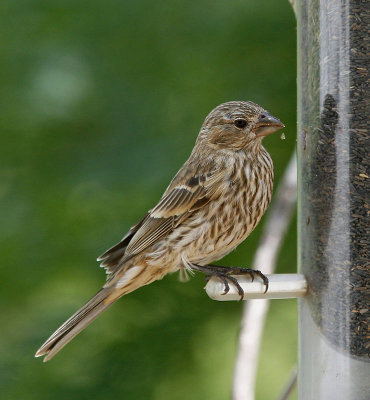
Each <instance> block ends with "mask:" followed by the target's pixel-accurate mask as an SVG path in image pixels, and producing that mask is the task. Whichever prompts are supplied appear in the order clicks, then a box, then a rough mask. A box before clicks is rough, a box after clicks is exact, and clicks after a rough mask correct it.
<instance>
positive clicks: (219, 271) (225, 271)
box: [192, 264, 269, 300]
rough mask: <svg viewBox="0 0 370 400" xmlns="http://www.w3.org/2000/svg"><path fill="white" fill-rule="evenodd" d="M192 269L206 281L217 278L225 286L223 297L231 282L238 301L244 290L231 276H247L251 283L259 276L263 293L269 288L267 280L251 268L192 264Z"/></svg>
mask: <svg viewBox="0 0 370 400" xmlns="http://www.w3.org/2000/svg"><path fill="white" fill-rule="evenodd" d="M192 269H195V270H196V271H200V272H203V273H204V274H206V275H207V278H206V279H207V281H208V280H209V279H210V278H211V277H212V276H216V277H217V278H219V279H220V280H221V281H222V282H223V283H224V285H225V290H224V293H223V295H225V294H226V293H228V291H229V290H230V287H229V283H228V281H230V282H232V283H233V284H234V285H235V287H236V288H237V290H238V293H239V295H240V300H243V297H244V290H243V288H242V287H241V286H240V285H239V282H238V281H237V279H236V278H234V277H233V276H231V275H245V274H248V275H249V276H250V277H251V279H252V282H253V281H254V277H255V275H257V276H259V277H260V278H261V279H262V280H263V283H264V284H265V287H266V289H265V292H264V293H266V292H267V290H268V287H269V280H268V278H267V277H266V276H265V275H264V274H263V273H262V272H261V271H259V270H254V269H251V268H240V267H225V266H222V265H211V264H210V265H204V266H202V265H197V264H192Z"/></svg>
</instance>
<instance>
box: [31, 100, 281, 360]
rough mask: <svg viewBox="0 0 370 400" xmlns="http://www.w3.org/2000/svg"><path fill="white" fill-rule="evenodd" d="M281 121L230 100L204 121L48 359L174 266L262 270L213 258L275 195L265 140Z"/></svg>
mask: <svg viewBox="0 0 370 400" xmlns="http://www.w3.org/2000/svg"><path fill="white" fill-rule="evenodd" d="M282 127H284V125H283V124H282V123H281V122H280V121H279V120H278V119H277V118H275V117H273V116H271V115H270V114H269V113H268V112H267V111H266V110H264V109H263V108H262V107H260V106H259V105H257V104H255V103H252V102H250V101H246V102H244V101H231V102H228V103H224V104H221V105H219V106H218V107H216V108H215V109H214V110H213V111H211V113H210V114H209V115H208V116H207V118H206V119H205V121H204V123H203V125H202V128H201V130H200V132H199V135H198V138H197V140H196V143H195V146H194V149H193V151H192V153H191V155H190V157H189V159H188V160H187V161H186V162H185V164H184V165H183V166H182V168H181V169H180V170H179V172H178V173H177V174H176V176H175V177H174V178H173V180H172V181H171V183H170V185H169V186H168V188H167V190H166V191H165V192H164V194H163V196H162V198H161V199H160V201H159V203H158V204H157V205H156V206H155V207H154V208H152V209H151V210H149V212H148V213H147V214H146V215H145V216H144V218H142V219H141V220H140V221H139V222H138V223H137V224H136V225H135V226H133V227H132V228H131V229H130V230H129V231H128V232H127V234H126V235H125V236H124V237H123V239H122V240H121V241H120V242H119V243H118V244H116V245H115V246H113V247H112V248H110V249H109V250H107V251H106V252H105V253H104V254H102V255H101V256H100V257H99V258H98V261H102V263H101V266H102V267H104V268H105V269H106V272H107V282H106V283H105V285H104V286H103V287H102V289H101V290H100V291H99V292H98V293H97V294H96V295H95V296H94V297H93V298H92V299H91V300H89V301H88V302H87V303H86V304H85V305H84V306H83V307H82V308H81V309H80V310H78V311H77V312H76V313H75V314H74V315H72V317H71V318H69V319H68V320H67V321H66V322H65V323H64V324H63V325H62V326H61V327H60V328H59V329H58V330H57V331H56V332H54V333H53V334H52V335H51V337H50V338H49V339H48V340H47V341H46V342H45V343H44V344H43V345H42V346H41V347H40V349H39V350H38V351H37V353H36V357H38V356H43V355H46V356H45V358H44V361H47V360H50V359H51V358H52V357H53V356H54V355H55V354H56V353H57V352H58V351H59V350H60V349H61V348H62V347H63V346H65V345H66V344H67V343H68V342H69V341H70V340H72V339H73V338H74V337H75V336H76V335H77V334H78V333H79V332H80V331H81V330H82V329H84V328H85V327H86V326H88V325H89V324H90V323H91V322H92V321H93V320H94V319H95V318H97V317H98V316H99V315H100V314H101V313H102V312H103V311H104V310H106V309H107V308H108V307H109V306H111V305H112V304H113V303H114V302H115V301H117V300H118V299H119V298H120V297H122V296H123V295H125V294H127V293H130V292H132V291H133V290H135V289H137V288H139V287H141V286H143V285H147V284H149V283H151V282H153V281H155V280H157V279H161V278H163V276H164V275H166V274H167V273H169V272H175V271H179V270H180V272H181V271H182V272H185V271H190V272H191V271H193V270H198V271H202V272H204V273H206V274H207V275H208V276H209V275H216V276H218V277H219V278H220V279H222V281H223V282H224V283H225V292H226V291H227V290H228V287H229V286H228V282H227V281H228V280H230V281H231V282H233V283H234V284H235V285H236V286H237V287H238V290H239V293H240V294H241V296H242V295H243V292H242V290H241V288H240V286H239V285H238V283H237V281H236V280H235V278H233V277H231V276H229V274H230V273H239V274H240V273H249V274H251V276H252V278H253V273H254V272H255V273H257V274H259V275H260V276H261V277H262V278H263V279H264V282H265V284H266V290H267V284H268V281H267V279H266V278H265V277H264V275H263V274H261V273H260V272H259V271H254V272H253V270H250V269H242V268H232V267H221V266H215V265H210V264H209V263H210V262H212V261H214V260H218V259H220V258H222V257H223V256H225V255H226V254H228V253H229V252H230V251H232V250H233V249H235V247H236V246H238V244H239V243H241V242H242V241H243V240H244V239H245V238H246V237H247V236H248V235H249V234H250V233H251V232H252V231H253V229H254V228H255V226H256V225H257V223H258V222H259V220H260V219H261V217H262V215H263V214H264V212H265V210H266V208H267V206H268V205H269V203H270V200H271V194H272V186H273V164H272V160H271V158H270V155H269V154H268V153H267V151H266V150H265V149H264V148H263V146H262V144H261V142H262V139H263V137H264V136H266V135H269V134H270V133H272V132H275V131H277V130H278V129H281V128H282Z"/></svg>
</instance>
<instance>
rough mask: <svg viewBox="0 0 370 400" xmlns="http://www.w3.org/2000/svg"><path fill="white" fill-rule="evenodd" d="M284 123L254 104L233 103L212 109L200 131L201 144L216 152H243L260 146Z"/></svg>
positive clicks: (199, 139) (246, 102)
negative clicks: (227, 150) (219, 150)
mask: <svg viewBox="0 0 370 400" xmlns="http://www.w3.org/2000/svg"><path fill="white" fill-rule="evenodd" d="M283 127H284V124H283V123H282V122H281V121H279V120H278V119H277V118H276V117H273V116H272V115H271V114H270V113H268V112H267V111H266V110H265V109H263V108H262V107H261V106H259V105H258V104H255V103H252V102H251V101H230V102H228V103H223V104H220V105H219V106H217V107H216V108H215V109H213V110H212V111H211V112H210V113H209V114H208V116H207V117H206V119H205V121H204V123H203V125H202V128H201V130H200V132H199V136H198V142H204V141H205V142H206V143H207V144H208V145H209V146H211V147H213V148H215V149H229V150H236V151H237V150H241V149H245V148H247V147H249V146H253V147H254V145H259V144H260V143H261V141H262V139H263V137H264V136H267V135H269V134H270V133H273V132H275V131H277V130H279V129H281V128H283Z"/></svg>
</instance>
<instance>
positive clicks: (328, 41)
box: [297, 0, 370, 400]
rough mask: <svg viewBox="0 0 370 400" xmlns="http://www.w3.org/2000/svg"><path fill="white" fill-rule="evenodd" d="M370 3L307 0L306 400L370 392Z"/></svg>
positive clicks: (302, 225) (303, 9)
mask: <svg viewBox="0 0 370 400" xmlns="http://www.w3.org/2000/svg"><path fill="white" fill-rule="evenodd" d="M369 7H370V2H369V1H367V0H300V1H298V4H297V20H298V21H297V22H298V110H299V126H298V185H299V186H298V187H299V190H298V194H299V199H298V214H299V217H298V221H299V222H298V230H299V233H298V234H299V240H298V243H299V245H298V246H299V248H298V254H299V260H298V263H299V269H300V272H301V273H302V274H304V275H305V277H306V278H307V281H308V295H307V296H306V297H304V298H303V299H300V300H299V313H300V315H299V324H300V326H299V334H300V337H299V376H298V387H299V389H298V391H299V400H312V399H315V400H323V399H325V400H331V399H335V400H368V399H370V362H369V361H370V356H369V354H370V353H369V352H370V331H369V325H370V272H369V254H368V248H369V226H370V222H369V206H368V204H366V200H367V198H368V196H367V193H369V172H370V170H369V136H368V128H369V119H370V112H369V111H370V110H369V108H368V106H367V101H368V99H369V75H368V74H369V56H368V53H367V54H366V52H368V51H369V50H368V47H367V43H369V34H368V29H369V26H370V16H369Z"/></svg>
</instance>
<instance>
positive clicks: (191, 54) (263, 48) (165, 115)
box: [0, 0, 296, 400]
mask: <svg viewBox="0 0 370 400" xmlns="http://www.w3.org/2000/svg"><path fill="white" fill-rule="evenodd" d="M0 9H1V15H2V21H1V24H0V46H1V54H2V60H3V63H2V68H1V71H2V74H1V75H0V87H1V90H0V105H1V118H0V125H1V138H2V140H1V147H0V160H1V161H0V163H1V164H0V178H1V185H0V207H1V221H0V226H1V271H0V279H1V309H0V326H1V341H0V392H1V399H3V400H5V399H22V400H31V399H37V400H43V399H48V400H50V399H53V400H57V399H66V398H71V399H113V398H115V399H161V400H167V399H180V400H181V399H184V400H188V399H212V400H218V399H220V400H221V399H227V398H229V397H230V392H231V380H232V373H233V366H234V359H235V353H236V344H237V337H238V330H239V322H240V316H241V309H242V308H241V307H242V304H241V303H219V302H215V301H212V300H210V299H209V298H208V297H207V296H206V294H205V292H204V291H203V287H204V283H205V281H204V276H202V275H197V276H195V278H193V279H191V281H190V282H188V283H186V284H183V283H180V282H179V281H178V279H177V276H167V277H166V278H165V279H164V280H162V281H160V282H156V283H154V284H152V285H150V286H147V287H144V288H142V289H140V290H138V291H137V292H135V293H133V294H130V295H129V296H127V297H125V298H124V299H122V300H121V301H119V302H118V303H117V304H115V305H114V307H112V308H111V309H110V310H109V311H107V312H106V313H104V314H103V315H102V316H101V317H100V318H99V319H98V320H97V321H96V322H95V323H94V324H92V325H91V326H90V327H89V328H88V329H87V330H86V331H84V332H83V333H82V334H80V335H79V336H78V337H77V338H76V339H74V340H73V341H72V342H71V343H70V344H69V345H68V346H67V347H66V348H65V349H64V350H63V351H62V352H61V353H60V354H58V355H57V357H55V359H53V360H52V361H51V362H49V363H46V364H44V363H42V360H41V359H34V358H33V355H34V353H35V351H36V350H37V348H38V347H39V345H40V344H41V343H42V342H43V341H44V340H45V339H46V338H47V337H48V336H49V335H50V334H51V333H52V332H53V331H54V329H55V328H57V327H58V326H59V324H60V323H62V322H63V321H64V320H65V319H66V318H67V317H69V316H70V315H71V314H72V313H73V312H74V311H75V310H76V309H77V308H79V307H80V306H81V305H82V304H83V303H84V302H85V301H86V300H87V299H88V298H89V297H90V296H92V295H93V294H94V293H95V292H96V291H97V290H98V289H99V288H100V286H101V285H102V284H103V282H104V281H105V274H104V271H103V270H101V269H99V268H98V264H97V263H96V262H95V258H96V256H98V255H99V254H101V253H102V252H103V251H104V250H106V248H108V247H109V246H111V245H112V244H114V243H115V242H117V241H118V240H120V238H121V237H122V236H123V234H124V233H125V232H126V230H127V229H128V228H129V227H130V226H131V225H133V224H134V223H135V222H136V221H137V220H138V219H139V218H141V217H142V216H143V215H144V213H146V211H147V210H148V209H149V208H151V207H152V206H153V205H154V203H155V202H156V201H157V200H158V199H159V198H160V196H161V195H162V192H163V190H164V189H165V188H166V186H167V184H168V183H169V181H170V179H171V178H172V177H173V175H174V174H175V172H176V171H177V170H178V168H179V167H180V166H181V165H182V163H183V162H184V161H185V160H186V158H187V157H188V155H189V154H190V151H191V149H192V147H193V144H194V141H195V138H196V135H197V133H198V131H199V128H200V126H201V124H202V121H203V119H204V117H205V116H206V115H207V113H208V112H209V111H210V110H211V109H212V108H213V107H215V106H216V105H218V104H219V103H221V102H225V101H229V100H242V99H250V100H253V101H255V102H257V103H259V104H261V105H262V106H263V107H265V108H266V109H268V110H269V111H271V113H272V114H273V115H276V116H278V117H279V118H280V119H281V120H282V121H283V122H284V123H285V125H286V126H287V128H286V130H285V134H286V137H287V140H285V141H282V140H280V138H279V136H280V133H278V134H277V135H275V136H271V137H269V138H268V139H267V140H265V146H266V147H267V149H268V150H269V152H270V153H271V155H272V157H273V159H274V163H275V174H276V183H277V182H278V181H279V177H280V176H281V174H282V173H283V171H284V168H285V165H286V164H287V162H288V160H289V157H290V154H291V152H292V150H293V148H294V146H295V129H296V124H295V120H296V116H295V113H296V55H295V53H296V50H295V48H296V39H295V37H296V32H295V18H294V14H293V11H292V9H291V7H290V5H289V3H288V1H287V0H286V1H276V0H229V1H225V0H213V1H210V0H208V1H207V0H198V1H196V2H186V1H184V0H182V1H179V0H173V1H149V0H137V1H118V0H115V1H113V0H105V1H97V0H89V1H82V0H81V1H75V0H73V1H72V0H56V1H46V0H38V1H37V0H32V1H30V0H28V1H14V0H3V1H2V2H1V5H0ZM275 187H276V186H275ZM261 226H262V223H261V224H260V226H259V227H258V228H257V229H256V231H255V232H254V233H253V234H252V236H251V237H250V238H249V239H248V240H247V241H246V242H245V243H244V244H243V245H241V246H240V247H239V248H238V250H237V251H235V252H233V253H232V254H230V255H229V256H228V257H227V258H226V259H224V260H223V261H222V264H223V265H240V266H251V262H252V258H253V254H254V251H255V248H256V245H257V241H258V237H259V234H260V232H261ZM295 265H296V238H295V222H293V223H292V227H291V229H290V231H289V235H288V237H287V239H286V241H285V244H284V248H283V250H282V252H281V255H280V257H279V267H278V272H288V271H289V272H293V271H294V269H295ZM261 357H262V358H261V361H260V366H259V373H258V389H257V398H258V399H273V398H275V397H276V395H277V394H278V393H279V391H280V390H281V388H282V386H283V385H284V382H285V381H286V379H287V378H288V376H289V372H290V369H291V367H292V366H293V365H294V364H295V362H296V304H295V301H294V300H292V301H274V302H272V304H271V308H270V312H269V316H268V321H267V325H266V329H265V334H264V338H263V345H262V354H261Z"/></svg>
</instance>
